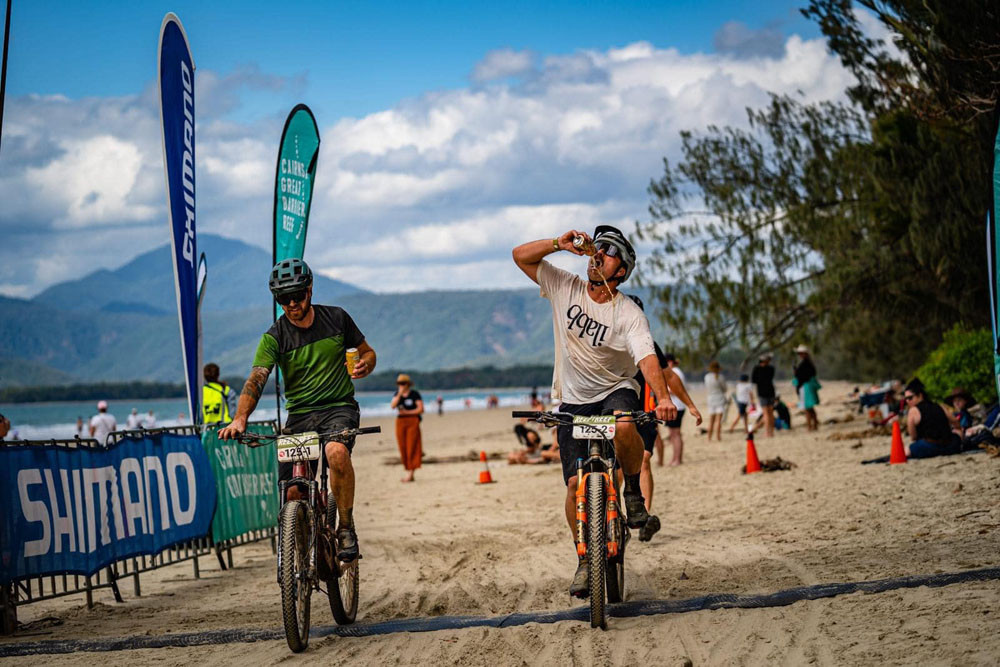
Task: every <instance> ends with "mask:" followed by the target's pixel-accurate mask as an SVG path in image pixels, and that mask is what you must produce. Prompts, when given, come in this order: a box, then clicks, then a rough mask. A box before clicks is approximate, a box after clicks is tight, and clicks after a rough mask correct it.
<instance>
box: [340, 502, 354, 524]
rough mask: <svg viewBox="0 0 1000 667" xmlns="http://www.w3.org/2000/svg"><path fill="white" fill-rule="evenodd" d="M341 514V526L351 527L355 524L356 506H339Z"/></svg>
mask: <svg viewBox="0 0 1000 667" xmlns="http://www.w3.org/2000/svg"><path fill="white" fill-rule="evenodd" d="M337 510H338V512H339V514H340V527H341V528H350V527H351V526H353V525H354V508H353V507H338V508H337Z"/></svg>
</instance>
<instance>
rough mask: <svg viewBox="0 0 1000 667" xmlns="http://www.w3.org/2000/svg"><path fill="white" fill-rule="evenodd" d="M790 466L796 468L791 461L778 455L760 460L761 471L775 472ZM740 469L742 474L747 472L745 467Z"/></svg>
mask: <svg viewBox="0 0 1000 667" xmlns="http://www.w3.org/2000/svg"><path fill="white" fill-rule="evenodd" d="M792 468H798V466H797V465H795V464H794V463H792V462H791V461H786V460H785V459H783V458H781V457H780V456H777V457H775V458H773V459H767V460H766V461H761V462H760V469H761V472H776V471H778V470H791V469H792ZM742 471H743V474H744V475H745V474H746V472H747V467H746V466H743V468H742Z"/></svg>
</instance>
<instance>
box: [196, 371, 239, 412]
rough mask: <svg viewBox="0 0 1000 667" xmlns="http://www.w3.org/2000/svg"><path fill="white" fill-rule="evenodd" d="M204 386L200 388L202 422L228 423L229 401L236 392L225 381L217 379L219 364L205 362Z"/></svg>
mask: <svg viewBox="0 0 1000 667" xmlns="http://www.w3.org/2000/svg"><path fill="white" fill-rule="evenodd" d="M204 374H205V386H204V387H202V390H201V415H202V423H204V424H228V423H229V422H231V421H232V420H233V419H232V416H231V414H232V413H231V406H230V403H232V401H233V400H234V399H235V397H236V394H235V392H233V390H232V389H230V388H229V385H227V384H226V383H225V382H220V381H219V366H218V365H217V364H205V369H204Z"/></svg>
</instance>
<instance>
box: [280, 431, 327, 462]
mask: <svg viewBox="0 0 1000 667" xmlns="http://www.w3.org/2000/svg"><path fill="white" fill-rule="evenodd" d="M319 453H320V445H319V434H318V433H316V432H310V433H296V434H295V435H283V436H281V437H280V438H278V461H279V462H281V463H293V462H295V461H318V460H319Z"/></svg>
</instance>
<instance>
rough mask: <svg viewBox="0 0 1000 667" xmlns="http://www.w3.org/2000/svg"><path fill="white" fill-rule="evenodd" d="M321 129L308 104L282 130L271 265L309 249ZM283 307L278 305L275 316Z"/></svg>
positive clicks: (299, 108)
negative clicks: (310, 214)
mask: <svg viewBox="0 0 1000 667" xmlns="http://www.w3.org/2000/svg"><path fill="white" fill-rule="evenodd" d="M318 157H319V129H318V128H317V127H316V119H315V118H313V115H312V111H310V110H309V107H307V106H306V105H304V104H299V105H297V106H296V107H295V108H294V109H292V111H291V113H289V114H288V119H287V120H286V121H285V129H284V130H282V132H281V146H280V147H279V148H278V164H277V167H276V169H275V176H274V252H273V257H272V262H271V264H272V265H274V264H277V263H278V262H280V261H281V260H283V259H288V258H290V257H297V258H299V259H302V256H303V254H304V253H305V249H306V231H307V228H308V226H309V208H310V206H311V204H312V193H313V180H314V179H315V177H316V159H317V158H318ZM280 314H281V309H280V308H279V307H278V306H277V304H276V305H275V319H277V317H278V316H279V315H280Z"/></svg>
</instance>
